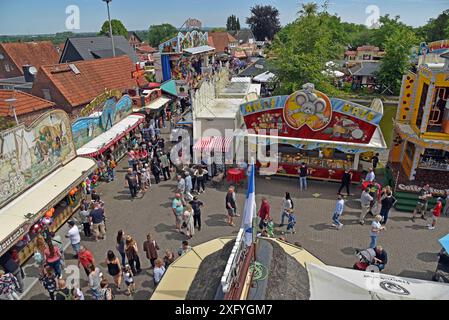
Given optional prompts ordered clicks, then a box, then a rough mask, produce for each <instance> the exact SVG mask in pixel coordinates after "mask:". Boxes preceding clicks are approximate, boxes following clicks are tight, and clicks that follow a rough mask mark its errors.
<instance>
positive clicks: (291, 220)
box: [287, 211, 296, 233]
mask: <svg viewBox="0 0 449 320" xmlns="http://www.w3.org/2000/svg"><path fill="white" fill-rule="evenodd" d="M295 224H296V217H295V215H294V214H293V212H292V211H289V212H288V225H287V232H289V231H290V233H296V230H295Z"/></svg>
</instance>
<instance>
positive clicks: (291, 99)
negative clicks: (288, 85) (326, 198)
mask: <svg viewBox="0 0 449 320" xmlns="http://www.w3.org/2000/svg"><path fill="white" fill-rule="evenodd" d="M240 113H241V115H242V117H243V119H244V123H245V125H244V127H245V128H242V129H246V131H244V133H243V135H244V136H245V137H247V141H246V143H247V147H248V148H249V149H250V150H251V151H252V152H256V149H257V145H265V146H266V149H267V155H271V159H274V160H276V161H277V162H278V169H277V174H278V175H286V176H295V177H296V176H298V168H299V165H300V164H301V163H302V162H305V163H306V164H307V165H308V167H309V177H310V178H315V179H322V180H331V181H332V180H333V181H339V180H341V178H342V176H343V173H344V170H345V169H351V170H352V172H353V177H352V181H353V182H359V181H360V180H361V175H362V172H363V171H364V169H365V168H363V166H362V165H361V163H360V156H361V154H363V153H366V152H370V151H371V152H381V151H383V150H385V149H386V143H385V140H384V138H383V135H382V132H381V130H380V128H379V126H378V124H379V122H380V120H381V119H382V115H383V106H382V103H381V102H380V100H379V101H376V102H375V103H373V104H372V106H371V107H366V106H363V105H359V104H356V103H353V102H350V101H345V100H341V99H337V98H329V97H327V96H326V95H325V94H324V93H322V92H319V91H317V90H315V89H314V85H313V84H306V85H304V86H303V90H300V91H297V92H295V93H293V94H292V95H290V96H276V97H270V98H263V99H260V100H256V101H251V102H248V103H244V104H242V105H241V106H240ZM240 135H242V134H240ZM273 144H275V145H277V148H278V149H277V154H271V153H270V151H271V149H272V147H271V146H272V145H273ZM241 145H243V144H241ZM257 158H258V159H259V158H260V157H257ZM257 165H258V166H259V167H266V166H268V165H269V163H267V162H261V161H258V162H257Z"/></svg>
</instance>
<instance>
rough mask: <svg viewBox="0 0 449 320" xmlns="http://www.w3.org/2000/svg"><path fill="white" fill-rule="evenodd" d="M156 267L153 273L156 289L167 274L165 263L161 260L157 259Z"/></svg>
mask: <svg viewBox="0 0 449 320" xmlns="http://www.w3.org/2000/svg"><path fill="white" fill-rule="evenodd" d="M155 264H156V266H155V268H154V272H153V280H154V286H155V287H156V286H157V285H158V284H159V282H161V280H162V277H163V276H164V274H165V266H164V262H163V261H162V260H161V259H157V260H156V262H155Z"/></svg>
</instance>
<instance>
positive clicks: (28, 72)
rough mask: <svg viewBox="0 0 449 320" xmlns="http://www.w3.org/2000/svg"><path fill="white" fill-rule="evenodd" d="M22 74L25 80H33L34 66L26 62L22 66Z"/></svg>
mask: <svg viewBox="0 0 449 320" xmlns="http://www.w3.org/2000/svg"><path fill="white" fill-rule="evenodd" d="M22 70H23V75H24V77H25V81H26V82H34V76H35V75H36V68H35V67H33V66H32V65H29V64H26V65H23V66H22Z"/></svg>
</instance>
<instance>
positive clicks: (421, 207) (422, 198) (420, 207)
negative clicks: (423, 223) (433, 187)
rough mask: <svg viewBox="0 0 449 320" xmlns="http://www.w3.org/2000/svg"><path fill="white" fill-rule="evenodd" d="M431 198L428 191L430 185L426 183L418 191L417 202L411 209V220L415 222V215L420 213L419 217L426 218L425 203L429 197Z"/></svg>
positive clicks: (426, 203)
mask: <svg viewBox="0 0 449 320" xmlns="http://www.w3.org/2000/svg"><path fill="white" fill-rule="evenodd" d="M430 198H432V193H431V192H430V186H429V185H428V184H426V185H425V186H424V187H423V188H422V189H421V191H420V192H419V197H418V204H417V205H416V208H415V210H414V211H413V216H412V221H413V222H415V217H416V216H417V215H421V219H423V220H426V217H425V215H426V213H427V205H428V202H429V199H430Z"/></svg>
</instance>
